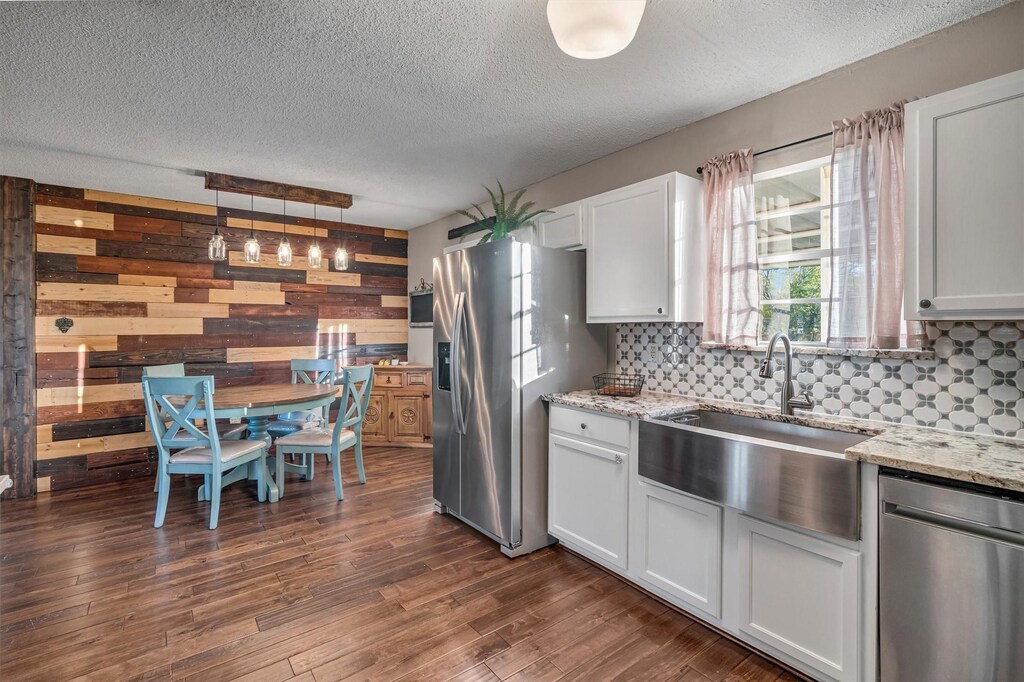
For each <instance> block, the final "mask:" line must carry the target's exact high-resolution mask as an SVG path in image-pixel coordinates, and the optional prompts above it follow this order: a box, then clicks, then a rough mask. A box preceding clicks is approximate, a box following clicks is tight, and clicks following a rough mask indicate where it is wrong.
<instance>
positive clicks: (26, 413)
mask: <svg viewBox="0 0 1024 682" xmlns="http://www.w3.org/2000/svg"><path fill="white" fill-rule="evenodd" d="M34 194H35V183H34V182H32V181H31V180H27V179H25V178H13V177H9V176H4V177H3V178H2V179H0V195H2V202H0V203H2V204H3V220H2V224H0V230H2V231H0V285H2V300H3V303H2V315H0V375H2V376H0V380H2V382H3V383H2V384H0V473H4V474H8V475H9V476H10V477H11V481H12V482H13V484H14V487H13V489H12V490H11V491H10V492H9V493H6V495H5V497H31V496H32V495H34V494H35V492H36V482H35V477H34V473H33V468H34V466H33V465H34V463H35V449H36V434H35V429H34V426H35V424H34V423H33V422H34V420H35V390H34V389H35V381H36V377H35V371H36V366H35V336H34V335H33V334H32V317H33V315H34V312H33V311H34V306H35V281H34V280H35V277H34V274H33V270H34V268H35V253H34V251H33V248H32V236H33V233H34V230H33V216H32V211H33V208H34V201H33V196H34Z"/></svg>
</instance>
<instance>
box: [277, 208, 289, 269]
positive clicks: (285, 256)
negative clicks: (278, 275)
mask: <svg viewBox="0 0 1024 682" xmlns="http://www.w3.org/2000/svg"><path fill="white" fill-rule="evenodd" d="M281 227H282V228H284V237H282V238H281V243H280V244H278V245H277V264H278V265H280V266H281V267H282V268H287V267H289V266H291V264H292V245H291V244H289V243H288V200H287V199H281Z"/></svg>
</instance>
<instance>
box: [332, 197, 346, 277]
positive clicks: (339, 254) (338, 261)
mask: <svg viewBox="0 0 1024 682" xmlns="http://www.w3.org/2000/svg"><path fill="white" fill-rule="evenodd" d="M339 211H340V212H341V216H340V217H339V218H338V229H344V228H345V209H344V208H339ZM334 269H335V270H348V251H346V250H345V247H344V246H342V245H341V235H340V234H339V235H338V250H337V251H335V252H334Z"/></svg>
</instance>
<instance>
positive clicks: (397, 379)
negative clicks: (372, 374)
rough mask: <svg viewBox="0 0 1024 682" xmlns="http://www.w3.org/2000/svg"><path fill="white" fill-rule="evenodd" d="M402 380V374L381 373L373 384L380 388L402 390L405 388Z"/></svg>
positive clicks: (403, 376)
mask: <svg viewBox="0 0 1024 682" xmlns="http://www.w3.org/2000/svg"><path fill="white" fill-rule="evenodd" d="M404 378H405V375H404V374H403V373H402V372H381V373H380V376H379V377H377V378H376V379H375V380H374V383H375V384H376V385H377V386H378V387H380V388H402V387H404V386H405V382H404V381H403V379H404Z"/></svg>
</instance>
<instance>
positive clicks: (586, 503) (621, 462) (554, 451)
mask: <svg viewBox="0 0 1024 682" xmlns="http://www.w3.org/2000/svg"><path fill="white" fill-rule="evenodd" d="M628 471H629V468H628V466H627V464H626V455H625V454H623V453H621V452H613V451H611V450H606V449H605V448H601V447H598V446H596V445H591V444H589V443H583V442H580V441H575V440H571V439H569V438H563V437H561V436H551V437H550V441H549V447H548V532H549V533H551V535H553V536H555V537H556V538H558V539H560V540H564V541H565V542H567V543H569V544H570V545H574V546H575V547H577V548H579V549H581V550H583V551H584V552H588V553H590V554H592V555H593V556H594V557H596V558H598V559H600V560H602V561H604V562H606V563H608V564H610V565H612V566H616V567H618V568H620V569H622V570H623V571H625V570H626V544H627V543H626V531H627V521H628V516H629V515H628V508H627V501H628V486H629V476H628Z"/></svg>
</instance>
